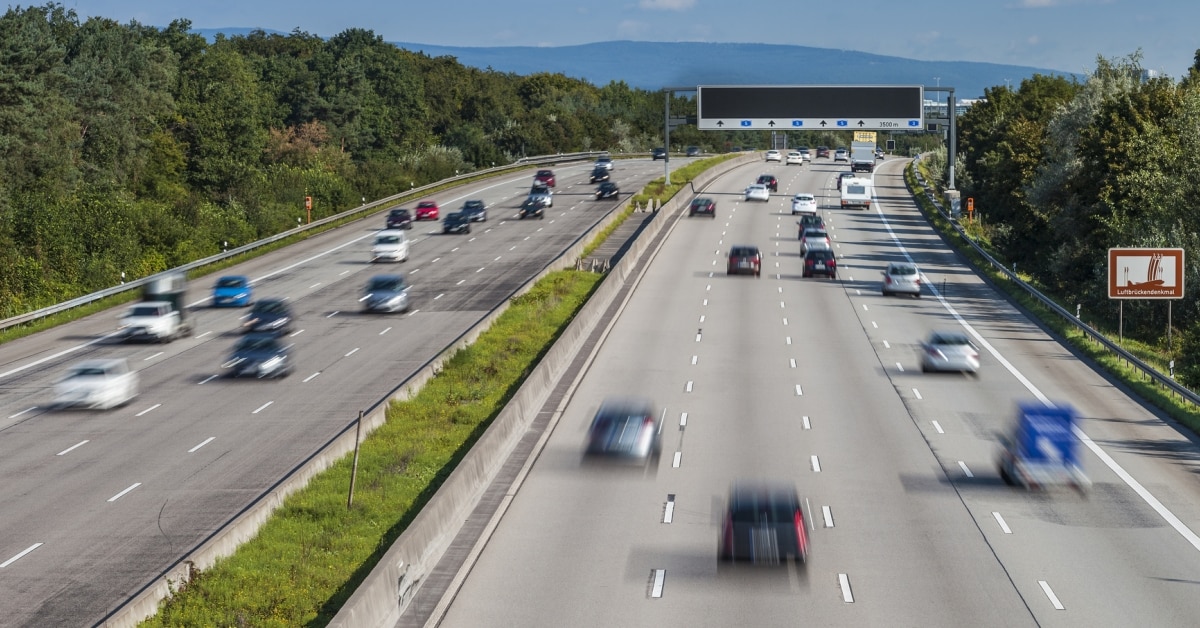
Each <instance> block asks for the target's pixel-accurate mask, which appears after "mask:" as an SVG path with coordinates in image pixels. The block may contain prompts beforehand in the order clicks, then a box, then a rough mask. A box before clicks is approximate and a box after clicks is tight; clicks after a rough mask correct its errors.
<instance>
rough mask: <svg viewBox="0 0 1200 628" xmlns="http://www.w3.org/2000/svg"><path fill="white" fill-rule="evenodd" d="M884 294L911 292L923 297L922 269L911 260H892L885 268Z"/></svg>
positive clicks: (882, 290)
mask: <svg viewBox="0 0 1200 628" xmlns="http://www.w3.org/2000/svg"><path fill="white" fill-rule="evenodd" d="M880 292H882V293H883V296H885V297H886V296H891V295H893V294H911V295H913V296H914V297H917V298H920V297H921V270H920V269H919V268H917V265H916V264H913V263H910V262H892V263H890V264H888V265H887V267H886V268H884V269H883V284H882V285H881V286H880Z"/></svg>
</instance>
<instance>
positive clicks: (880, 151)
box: [875, 146, 884, 159]
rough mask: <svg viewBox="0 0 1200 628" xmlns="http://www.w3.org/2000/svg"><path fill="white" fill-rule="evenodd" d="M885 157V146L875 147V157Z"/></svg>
mask: <svg viewBox="0 0 1200 628" xmlns="http://www.w3.org/2000/svg"><path fill="white" fill-rule="evenodd" d="M883 158H884V154H883V148H882V147H880V146H876V147H875V159H883Z"/></svg>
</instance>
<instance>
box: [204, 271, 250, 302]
mask: <svg viewBox="0 0 1200 628" xmlns="http://www.w3.org/2000/svg"><path fill="white" fill-rule="evenodd" d="M252 294H253V290H251V288H250V278H249V277H245V276H243V275H226V276H224V277H221V278H220V279H218V280H217V283H215V284H213V295H212V304H213V307H246V306H247V305H250V297H251V296H252Z"/></svg>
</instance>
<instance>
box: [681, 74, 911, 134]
mask: <svg viewBox="0 0 1200 628" xmlns="http://www.w3.org/2000/svg"><path fill="white" fill-rule="evenodd" d="M924 92H925V88H924V87H923V86H921V85H821V86H817V85H803V86H801V85H790V86H788V85H784V86H780V85H701V86H699V87H697V88H696V112H697V115H696V118H697V122H696V126H697V127H698V128H700V129H703V130H709V131H717V130H734V131H736V130H744V131H751V130H764V131H820V130H833V131H881V130H882V131H924V130H925V122H924V120H925V106H924V105H925V103H924V100H925V93H924Z"/></svg>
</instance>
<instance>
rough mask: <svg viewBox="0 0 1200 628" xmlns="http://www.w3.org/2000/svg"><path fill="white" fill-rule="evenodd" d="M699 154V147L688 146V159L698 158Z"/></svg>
mask: <svg viewBox="0 0 1200 628" xmlns="http://www.w3.org/2000/svg"><path fill="white" fill-rule="evenodd" d="M700 152H701V151H700V147H699V146H688V147H687V156H688V157H699V156H700Z"/></svg>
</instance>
